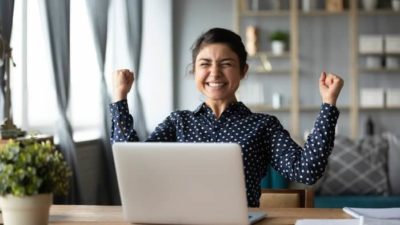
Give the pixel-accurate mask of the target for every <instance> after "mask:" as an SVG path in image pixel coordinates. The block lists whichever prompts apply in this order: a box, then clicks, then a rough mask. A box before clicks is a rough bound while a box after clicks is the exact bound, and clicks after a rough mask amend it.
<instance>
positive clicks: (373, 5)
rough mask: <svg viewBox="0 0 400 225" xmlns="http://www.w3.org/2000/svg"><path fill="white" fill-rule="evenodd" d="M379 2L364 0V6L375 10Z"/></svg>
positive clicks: (366, 8)
mask: <svg viewBox="0 0 400 225" xmlns="http://www.w3.org/2000/svg"><path fill="white" fill-rule="evenodd" d="M377 3H378V1H377V0H362V4H363V7H364V9H365V10H366V11H373V10H375V8H376V4H377Z"/></svg>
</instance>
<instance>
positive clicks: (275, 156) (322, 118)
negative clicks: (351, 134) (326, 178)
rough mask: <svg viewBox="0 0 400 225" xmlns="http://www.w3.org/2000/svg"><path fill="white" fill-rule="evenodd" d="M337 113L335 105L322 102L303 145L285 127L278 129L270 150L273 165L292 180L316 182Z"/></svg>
mask: <svg viewBox="0 0 400 225" xmlns="http://www.w3.org/2000/svg"><path fill="white" fill-rule="evenodd" d="M338 115H339V112H338V111H337V109H336V107H334V106H330V105H328V104H323V105H322V106H321V111H320V114H319V115H318V117H317V119H316V121H315V124H314V129H313V132H312V133H311V134H310V135H309V137H308V138H307V143H306V144H305V146H304V148H301V147H300V146H299V145H297V144H296V143H295V142H294V141H293V140H292V139H291V138H290V136H289V134H288V133H287V132H286V131H285V130H281V131H279V129H278V131H277V132H276V133H275V138H272V143H273V146H275V147H274V148H272V154H271V157H272V160H271V164H272V166H273V167H274V168H275V169H276V170H278V171H279V172H280V173H281V174H282V175H284V176H285V177H286V178H287V179H289V180H291V181H297V182H301V183H305V184H313V183H315V182H316V181H317V180H318V179H319V178H320V177H321V176H322V174H323V172H324V170H325V167H326V164H327V162H328V157H329V155H330V153H331V151H332V148H333V142H334V137H335V126H336V122H337V118H338ZM276 137H278V138H276Z"/></svg>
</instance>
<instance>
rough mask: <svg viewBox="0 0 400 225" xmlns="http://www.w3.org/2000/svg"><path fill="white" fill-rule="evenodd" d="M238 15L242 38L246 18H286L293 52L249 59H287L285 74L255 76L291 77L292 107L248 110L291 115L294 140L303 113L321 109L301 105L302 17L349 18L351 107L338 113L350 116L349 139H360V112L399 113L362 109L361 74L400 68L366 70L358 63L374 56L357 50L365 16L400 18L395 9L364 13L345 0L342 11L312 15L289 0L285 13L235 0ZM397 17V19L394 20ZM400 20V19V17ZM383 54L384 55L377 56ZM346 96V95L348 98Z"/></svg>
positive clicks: (259, 106) (355, 3)
mask: <svg viewBox="0 0 400 225" xmlns="http://www.w3.org/2000/svg"><path fill="white" fill-rule="evenodd" d="M236 2H237V4H236V6H235V7H236V11H235V13H236V16H235V26H236V31H237V32H238V33H240V32H242V33H240V34H241V35H242V36H243V37H245V35H244V33H243V28H242V27H240V26H241V21H242V20H245V19H249V18H250V19H251V17H255V18H257V19H263V18H265V20H264V22H265V23H268V21H270V20H271V18H270V17H277V18H278V19H280V18H281V17H284V18H285V19H287V20H288V21H289V24H290V25H289V27H288V30H289V32H290V43H289V45H290V51H288V52H286V53H285V54H283V55H282V56H274V55H272V54H271V53H269V52H260V53H258V54H257V55H255V56H252V57H250V58H251V59H256V58H257V57H264V58H265V57H266V58H269V59H276V60H279V59H284V60H288V62H289V63H290V70H287V71H284V70H281V71H279V72H278V71H275V72H271V71H258V72H256V74H258V75H261V74H265V75H269V74H273V73H275V74H288V75H290V80H289V79H288V80H289V81H290V85H291V90H288V91H289V92H290V96H291V99H290V106H286V107H281V108H279V109H274V108H272V107H271V106H269V105H263V104H257V105H249V107H250V108H251V109H252V110H253V111H256V112H284V113H290V118H291V119H290V132H291V134H292V136H294V137H295V138H299V137H301V136H302V135H301V131H300V121H301V118H300V117H301V112H314V111H317V110H319V107H320V106H319V105H318V106H302V105H301V103H300V98H299V90H300V82H299V77H300V71H299V68H300V54H299V38H300V37H299V35H300V34H299V20H300V19H301V18H303V17H316V18H318V17H321V16H323V17H336V16H345V17H346V18H347V22H346V23H348V24H347V26H348V29H349V30H348V36H347V37H344V40H346V41H347V42H348V44H349V45H348V46H349V50H348V54H349V61H350V62H349V65H350V66H349V71H348V78H349V80H347V81H346V82H347V83H346V85H347V86H348V87H349V96H348V98H349V99H350V100H349V105H348V106H338V108H339V110H341V111H346V112H347V113H348V114H349V124H350V125H349V127H350V132H349V133H350V136H351V137H352V138H357V137H358V136H359V133H360V131H359V124H360V121H359V120H360V113H362V112H369V111H376V112H380V111H383V110H387V111H396V110H399V111H400V107H390V108H388V107H384V108H362V107H360V106H359V92H360V91H359V90H360V89H359V85H360V84H359V83H360V79H362V78H361V77H360V74H363V73H366V74H369V73H378V74H381V73H384V74H385V73H389V74H399V75H400V69H366V68H363V67H360V66H359V60H360V58H361V57H366V56H369V55H374V54H360V53H359V51H358V44H359V42H358V40H359V35H360V31H359V23H360V20H362V19H363V18H365V17H369V16H374V17H375V16H400V12H395V11H393V10H386V9H378V10H375V11H364V10H362V9H360V8H359V3H358V0H346V3H347V4H346V7H347V8H345V9H344V10H342V11H340V12H328V11H326V10H312V11H309V12H303V11H301V10H300V9H299V8H300V7H299V1H298V0H289V8H288V9H284V10H259V11H252V10H249V9H248V8H247V7H246V4H247V3H248V2H249V1H248V0H236ZM393 18H395V17H393ZM399 21H400V18H399ZM377 55H381V56H382V54H377ZM390 55H393V56H396V57H399V56H400V54H385V56H390ZM346 97H347V96H344V98H346Z"/></svg>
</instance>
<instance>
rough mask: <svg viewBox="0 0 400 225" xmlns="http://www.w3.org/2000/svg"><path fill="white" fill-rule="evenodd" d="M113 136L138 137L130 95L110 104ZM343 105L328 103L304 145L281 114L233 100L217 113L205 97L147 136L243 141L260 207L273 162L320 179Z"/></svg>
mask: <svg viewBox="0 0 400 225" xmlns="http://www.w3.org/2000/svg"><path fill="white" fill-rule="evenodd" d="M110 109H111V114H112V133H111V141H112V143H114V142H126V141H138V136H137V134H136V131H135V130H134V129H133V118H132V116H131V115H130V114H129V110H128V104H127V101H126V100H122V101H119V102H115V103H112V104H111V105H110ZM338 116H339V111H338V110H337V108H336V107H335V106H332V105H329V104H322V105H321V110H320V113H319V115H318V117H317V120H316V122H315V124H314V129H313V131H312V133H311V134H310V135H309V137H308V139H307V143H306V144H305V146H304V149H303V148H301V147H300V146H298V145H297V144H296V143H295V142H294V141H293V140H292V138H291V137H290V135H289V133H288V131H287V130H285V129H284V128H283V127H282V125H281V123H280V122H279V120H278V119H277V118H276V117H275V116H271V115H268V114H261V113H252V112H251V111H250V110H249V109H248V108H247V107H246V106H245V105H244V104H243V103H241V102H236V103H232V104H231V105H230V106H229V107H228V108H227V109H226V110H225V111H224V112H223V113H222V114H221V116H220V118H219V119H217V118H216V117H215V115H214V113H213V111H212V110H211V108H209V107H208V106H207V105H206V104H205V103H203V104H201V105H200V106H199V107H198V108H197V109H196V110H194V111H189V110H184V111H175V112H172V113H171V114H170V115H169V116H168V117H167V118H166V119H165V120H164V121H163V122H162V123H161V124H159V125H158V126H157V128H156V129H155V131H154V132H153V133H151V134H150V136H149V138H148V139H147V140H146V141H150V142H233V143H238V144H239V145H240V146H241V147H242V156H243V166H244V173H245V178H246V190H247V202H248V206H249V207H258V206H259V198H260V195H261V191H260V182H261V179H262V178H263V177H264V176H265V175H266V171H267V166H268V165H269V164H270V165H271V166H272V167H273V168H274V169H276V170H277V171H278V172H280V173H281V174H282V175H283V176H284V177H286V178H287V179H288V180H291V181H297V182H302V183H305V184H313V183H315V182H316V181H317V180H318V179H319V178H320V177H321V176H322V174H323V172H324V170H325V166H326V164H327V159H328V156H329V154H330V153H331V150H332V148H333V142H334V137H335V126H336V122H337V119H338Z"/></svg>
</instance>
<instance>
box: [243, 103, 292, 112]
mask: <svg viewBox="0 0 400 225" xmlns="http://www.w3.org/2000/svg"><path fill="white" fill-rule="evenodd" d="M246 105H247V107H249V109H250V110H251V111H253V112H290V108H289V107H280V108H272V106H271V105H266V104H246Z"/></svg>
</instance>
